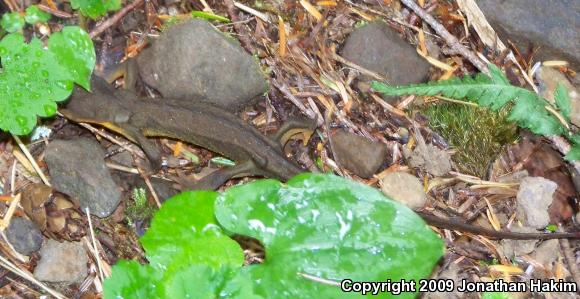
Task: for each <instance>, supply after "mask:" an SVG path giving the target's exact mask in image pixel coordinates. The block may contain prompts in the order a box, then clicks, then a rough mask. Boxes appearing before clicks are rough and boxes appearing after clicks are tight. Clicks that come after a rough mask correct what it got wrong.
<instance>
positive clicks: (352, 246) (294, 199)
mask: <svg viewBox="0 0 580 299" xmlns="http://www.w3.org/2000/svg"><path fill="white" fill-rule="evenodd" d="M234 234H237V235H244V236H249V237H253V238H256V239H257V240H259V241H260V242H261V243H262V244H263V245H264V247H265V250H266V260H265V262H264V263H262V264H257V265H250V266H246V267H242V264H243V260H244V254H243V252H242V250H241V248H240V246H239V245H238V243H236V242H235V241H234V240H233V239H232V238H230V235H234ZM141 243H142V245H143V248H144V249H145V251H146V254H147V258H148V260H149V261H150V263H149V264H147V265H140V264H139V263H137V262H135V261H123V262H120V263H118V264H117V265H115V266H114V267H113V274H112V276H111V277H110V278H108V279H107V280H106V281H105V283H104V298H351V297H355V298H362V297H365V296H362V295H361V294H360V293H343V292H341V291H340V288H339V287H337V286H336V285H335V284H336V283H340V281H341V280H342V279H345V278H349V279H352V280H353V281H385V280H386V279H391V280H392V281H400V280H401V279H406V280H418V279H422V278H425V277H427V276H428V275H429V274H430V273H431V271H432V268H433V266H434V265H435V263H436V262H437V261H438V260H439V258H440V257H441V256H442V254H443V250H444V247H443V242H442V241H441V239H440V238H439V237H438V236H437V235H436V234H435V233H434V232H433V231H431V230H430V229H429V228H428V227H427V226H426V225H425V222H424V221H423V220H422V219H421V218H420V217H419V216H418V215H416V214H415V213H413V211H411V210H410V209H408V208H407V207H405V206H403V205H401V204H399V203H397V202H394V201H392V200H389V199H388V198H386V197H385V196H384V195H383V194H382V193H381V192H380V191H378V190H376V189H374V188H371V187H368V186H365V185H362V184H359V183H356V182H353V181H349V180H346V179H343V178H340V177H337V176H334V175H322V174H302V175H299V176H297V177H295V178H293V179H291V180H290V181H289V182H288V183H287V184H282V183H280V182H278V181H275V180H271V179H268V180H259V181H255V182H252V183H249V184H246V185H241V186H236V187H233V188H230V189H228V190H227V191H225V192H224V193H221V194H220V193H217V192H213V191H191V192H185V193H181V194H179V195H177V196H175V197H173V198H171V199H169V200H168V201H166V202H165V203H164V204H163V206H162V207H161V209H160V210H159V211H158V212H157V214H156V215H155V217H154V218H153V221H152V224H151V228H150V229H149V230H148V231H147V233H146V234H145V235H144V236H143V238H142V239H141ZM370 265H372V266H371V267H369V266H370ZM381 296H382V297H390V294H389V293H383V294H379V298H380V297H381ZM415 296H416V294H412V293H404V294H401V297H402V298H413V297H415Z"/></svg>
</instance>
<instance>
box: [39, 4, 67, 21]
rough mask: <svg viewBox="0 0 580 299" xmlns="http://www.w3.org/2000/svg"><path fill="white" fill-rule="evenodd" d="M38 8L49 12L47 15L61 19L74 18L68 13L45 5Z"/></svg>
mask: <svg viewBox="0 0 580 299" xmlns="http://www.w3.org/2000/svg"><path fill="white" fill-rule="evenodd" d="M38 8H40V10H43V11H44V12H47V13H49V14H51V15H54V16H57V17H59V18H63V19H70V18H72V17H73V15H72V14H69V13H68V12H65V11H62V10H58V9H53V8H51V7H48V6H47V5H44V4H38Z"/></svg>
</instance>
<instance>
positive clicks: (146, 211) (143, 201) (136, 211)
mask: <svg viewBox="0 0 580 299" xmlns="http://www.w3.org/2000/svg"><path fill="white" fill-rule="evenodd" d="M131 197H132V199H133V202H129V203H128V204H127V209H126V210H125V214H126V215H127V219H128V221H129V225H133V224H134V223H135V221H143V220H147V219H150V218H151V216H153V213H154V212H155V208H154V207H153V206H152V205H151V204H149V202H148V201H147V192H146V191H145V189H144V188H135V189H133V194H132V195H131Z"/></svg>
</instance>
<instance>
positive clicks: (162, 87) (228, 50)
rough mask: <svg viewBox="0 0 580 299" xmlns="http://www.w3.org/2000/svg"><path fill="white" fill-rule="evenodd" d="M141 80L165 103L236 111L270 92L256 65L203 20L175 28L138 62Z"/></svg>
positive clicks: (234, 42) (184, 23)
mask: <svg viewBox="0 0 580 299" xmlns="http://www.w3.org/2000/svg"><path fill="white" fill-rule="evenodd" d="M137 66H138V72H139V75H140V76H141V78H142V80H143V81H144V82H145V83H146V84H147V85H148V86H150V87H153V88H155V89H156V90H157V91H159V92H160V93H161V94H162V95H163V96H164V97H168V98H176V99H187V100H190V99H192V98H193V99H196V100H200V101H207V102H210V103H212V104H215V105H217V106H220V107H222V108H225V109H228V110H231V111H234V110H239V109H240V108H242V107H244V106H245V105H248V104H250V103H251V102H252V100H254V99H256V98H257V97H258V96H260V95H262V94H263V93H264V92H266V90H267V88H268V85H267V83H266V80H265V78H264V75H263V74H262V72H261V70H260V67H259V65H258V63H257V61H256V60H255V59H254V58H253V57H252V56H251V55H249V54H248V53H246V52H245V50H244V49H243V48H242V47H240V45H239V44H238V43H237V41H235V40H234V39H233V38H231V37H228V36H226V35H224V34H223V33H221V32H220V31H218V30H217V29H215V28H214V27H213V26H212V25H211V24H210V23H209V22H207V21H204V20H192V21H187V22H183V23H179V24H175V25H173V26H171V27H170V28H169V29H167V30H166V31H165V32H164V33H163V34H162V35H161V36H160V37H159V38H158V39H157V40H156V41H155V42H154V43H153V45H152V46H151V47H150V48H148V49H146V50H145V51H143V52H142V53H141V54H140V55H139V56H138V57H137Z"/></svg>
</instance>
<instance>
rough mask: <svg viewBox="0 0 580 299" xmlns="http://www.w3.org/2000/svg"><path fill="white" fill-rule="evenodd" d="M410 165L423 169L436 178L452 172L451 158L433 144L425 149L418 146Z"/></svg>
mask: <svg viewBox="0 0 580 299" xmlns="http://www.w3.org/2000/svg"><path fill="white" fill-rule="evenodd" d="M409 165H411V166H412V167H417V168H423V169H425V171H427V172H428V173H430V174H432V175H434V176H442V175H445V174H447V173H448V172H449V171H451V156H450V155H449V154H448V153H447V152H446V151H444V150H442V149H439V148H438V147H436V146H434V145H432V144H427V145H426V146H425V147H424V148H423V147H422V146H417V147H415V149H414V150H413V153H412V154H411V157H410V159H409Z"/></svg>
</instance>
